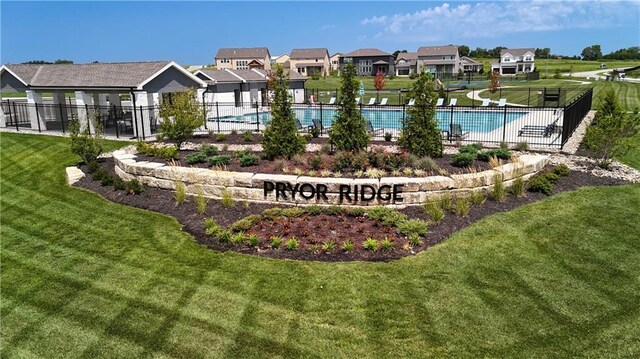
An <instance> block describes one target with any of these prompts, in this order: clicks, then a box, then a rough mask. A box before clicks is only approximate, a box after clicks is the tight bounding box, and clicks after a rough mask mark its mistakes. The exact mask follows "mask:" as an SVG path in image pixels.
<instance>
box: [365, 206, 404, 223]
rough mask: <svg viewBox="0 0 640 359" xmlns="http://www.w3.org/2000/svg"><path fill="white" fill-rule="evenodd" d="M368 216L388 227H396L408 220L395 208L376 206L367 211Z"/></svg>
mask: <svg viewBox="0 0 640 359" xmlns="http://www.w3.org/2000/svg"><path fill="white" fill-rule="evenodd" d="M367 216H368V217H369V218H371V219H373V220H375V221H378V222H380V223H382V224H384V225H385V226H388V227H396V226H398V225H399V223H400V222H402V221H404V220H406V219H407V216H406V215H405V214H404V213H400V212H398V211H397V210H395V209H393V208H387V207H383V206H376V207H373V208H371V209H370V210H368V211H367Z"/></svg>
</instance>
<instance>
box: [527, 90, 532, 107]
mask: <svg viewBox="0 0 640 359" xmlns="http://www.w3.org/2000/svg"><path fill="white" fill-rule="evenodd" d="M530 100H531V86H529V95H528V96H527V106H531V105H530V104H529V101H530Z"/></svg>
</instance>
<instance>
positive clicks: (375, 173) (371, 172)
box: [364, 168, 385, 178]
mask: <svg viewBox="0 0 640 359" xmlns="http://www.w3.org/2000/svg"><path fill="white" fill-rule="evenodd" d="M384 175H385V172H384V171H383V170H379V169H377V168H367V170H366V171H364V176H365V177H368V178H380V177H383V176H384Z"/></svg>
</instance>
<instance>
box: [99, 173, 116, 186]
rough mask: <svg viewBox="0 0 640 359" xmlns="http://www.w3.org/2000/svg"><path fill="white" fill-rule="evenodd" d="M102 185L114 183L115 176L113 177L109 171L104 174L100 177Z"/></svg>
mask: <svg viewBox="0 0 640 359" xmlns="http://www.w3.org/2000/svg"><path fill="white" fill-rule="evenodd" d="M100 185H101V186H111V185H113V177H111V175H110V174H109V173H106V175H104V176H102V178H101V179H100Z"/></svg>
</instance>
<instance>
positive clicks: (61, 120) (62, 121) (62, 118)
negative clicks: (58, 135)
mask: <svg viewBox="0 0 640 359" xmlns="http://www.w3.org/2000/svg"><path fill="white" fill-rule="evenodd" d="M65 106H66V104H65ZM58 108H59V109H60V125H61V126H62V133H63V134H64V114H63V113H62V103H59V104H58Z"/></svg>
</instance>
